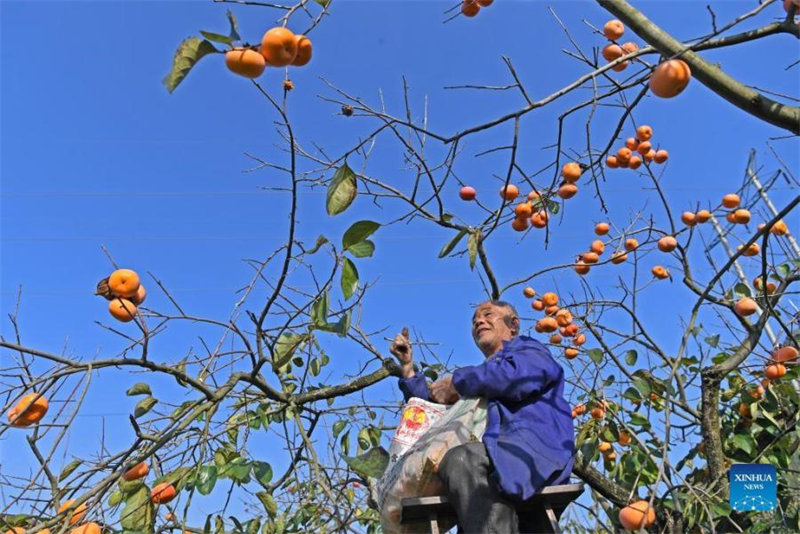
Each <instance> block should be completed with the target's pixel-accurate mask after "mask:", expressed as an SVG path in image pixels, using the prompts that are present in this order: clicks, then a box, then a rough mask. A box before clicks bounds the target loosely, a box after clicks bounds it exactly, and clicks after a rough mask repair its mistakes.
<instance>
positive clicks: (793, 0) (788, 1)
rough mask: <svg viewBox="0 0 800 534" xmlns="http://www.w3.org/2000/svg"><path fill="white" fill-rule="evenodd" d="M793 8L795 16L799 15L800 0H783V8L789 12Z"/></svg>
mask: <svg viewBox="0 0 800 534" xmlns="http://www.w3.org/2000/svg"><path fill="white" fill-rule="evenodd" d="M792 8H794V14H795V16H797V15H800V1H798V0H783V9H784V10H785V11H786V13H789V12H790V11H791V10H792Z"/></svg>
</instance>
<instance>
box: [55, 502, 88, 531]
mask: <svg viewBox="0 0 800 534" xmlns="http://www.w3.org/2000/svg"><path fill="white" fill-rule="evenodd" d="M74 502H75V499H69V500H66V501H64V503H63V504H62V505H61V506H59V507H58V513H59V514H60V513H62V512H64V511H66V510H67V509H68V508H69V507H70V506H72V503H74ZM85 515H86V503H85V502H84V503H81V504H79V505H78V506H77V507H76V508H75V509H74V510H71V511H70V512H68V513H67V517H68V518H69V524H70V525H74V524H75V523H77V522H78V521H80V520H81V519H83V516H85Z"/></svg>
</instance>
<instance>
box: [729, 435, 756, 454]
mask: <svg viewBox="0 0 800 534" xmlns="http://www.w3.org/2000/svg"><path fill="white" fill-rule="evenodd" d="M733 446H734V447H736V448H737V449H740V450H743V451H744V452H746V453H747V454H748V455H752V454H753V452H754V451H755V450H756V441H755V440H754V439H753V436H751V435H749V434H735V435H734V436H733Z"/></svg>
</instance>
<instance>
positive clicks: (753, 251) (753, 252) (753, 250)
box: [737, 243, 761, 257]
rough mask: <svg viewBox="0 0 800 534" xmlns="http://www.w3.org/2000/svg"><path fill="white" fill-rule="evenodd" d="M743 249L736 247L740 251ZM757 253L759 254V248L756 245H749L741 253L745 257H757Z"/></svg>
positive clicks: (741, 246)
mask: <svg viewBox="0 0 800 534" xmlns="http://www.w3.org/2000/svg"><path fill="white" fill-rule="evenodd" d="M743 248H744V245H739V246H738V247H737V249H738V250H742V249H743ZM759 252H761V247H760V246H758V243H751V244H750V245H749V246H748V247H747V248H746V249H744V252H742V256H747V257H752V256H758V253H759Z"/></svg>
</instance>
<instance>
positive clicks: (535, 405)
mask: <svg viewBox="0 0 800 534" xmlns="http://www.w3.org/2000/svg"><path fill="white" fill-rule="evenodd" d="M453 386H454V387H455V388H456V391H458V394H459V395H461V396H462V397H483V398H485V399H487V401H488V402H487V419H486V432H485V433H484V435H483V443H484V445H486V451H487V453H488V454H489V458H490V459H491V461H492V465H493V466H494V470H493V471H492V473H491V476H493V477H494V479H495V481H496V482H497V484H498V486H499V487H500V489H501V490H502V492H503V493H504V494H505V495H506V496H508V497H511V498H513V499H515V500H517V501H523V500H527V499H528V498H530V497H531V496H532V495H533V494H534V493H536V492H537V491H538V490H539V489H541V488H543V487H544V486H552V485H556V484H566V483H568V480H569V475H570V473H571V472H572V455H573V449H574V447H575V443H574V432H573V429H572V415H571V410H570V407H569V405H568V404H567V402H566V401H565V400H564V397H563V392H564V370H563V369H562V368H561V366H560V365H558V363H556V361H555V360H554V359H553V357H552V356H551V355H550V351H549V350H547V347H545V346H544V345H542V344H541V343H540V342H538V341H536V340H535V339H532V338H530V337H527V336H518V337H515V338H514V339H512V340H510V341H504V342H503V348H502V349H501V350H500V351H499V352H498V353H497V354H495V355H494V356H492V357H490V358H489V359H487V360H486V361H484V362H483V363H482V364H480V365H470V366H467V367H462V368H461V369H458V370H456V371H455V372H454V373H453ZM400 390H401V391H402V392H403V395H404V396H405V398H406V400H408V399H409V398H410V397H419V398H421V399H425V400H428V386H427V384H426V382H425V376H424V375H422V374H419V373H418V374H416V375H414V376H413V377H412V378H408V379H406V378H401V379H400Z"/></svg>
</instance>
